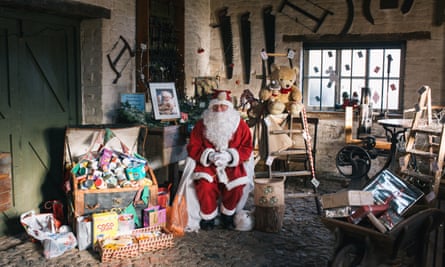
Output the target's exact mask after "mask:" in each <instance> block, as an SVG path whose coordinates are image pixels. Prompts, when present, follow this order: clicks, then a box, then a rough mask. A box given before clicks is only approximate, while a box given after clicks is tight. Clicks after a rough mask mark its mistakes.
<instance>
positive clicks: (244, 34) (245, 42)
mask: <svg viewBox="0 0 445 267" xmlns="http://www.w3.org/2000/svg"><path fill="white" fill-rule="evenodd" d="M249 16H250V12H246V13H243V14H242V15H241V45H242V53H243V57H242V59H243V69H244V77H243V78H244V83H245V84H248V83H250V63H251V59H250V52H251V30H250V21H249Z"/></svg>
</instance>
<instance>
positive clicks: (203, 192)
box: [195, 179, 244, 220]
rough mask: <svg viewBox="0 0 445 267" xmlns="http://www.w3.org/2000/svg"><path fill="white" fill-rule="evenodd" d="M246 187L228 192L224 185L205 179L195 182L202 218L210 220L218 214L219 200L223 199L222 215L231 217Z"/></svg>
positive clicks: (239, 187) (242, 186) (238, 187)
mask: <svg viewBox="0 0 445 267" xmlns="http://www.w3.org/2000/svg"><path fill="white" fill-rule="evenodd" d="M243 188H244V185H240V186H237V187H235V188H233V189H232V190H227V188H226V186H225V185H224V184H219V183H217V182H213V183H209V182H208V181H207V180H205V179H199V180H197V181H195V189H196V195H197V197H198V201H199V205H200V208H201V217H202V218H203V219H205V220H210V219H213V218H215V217H216V215H217V214H218V210H217V208H218V200H219V199H220V198H221V204H222V207H221V213H223V214H225V215H228V216H231V215H233V214H234V213H235V209H236V205H238V202H239V201H240V199H241V197H242V195H243Z"/></svg>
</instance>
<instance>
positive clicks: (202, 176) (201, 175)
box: [193, 172, 213, 183]
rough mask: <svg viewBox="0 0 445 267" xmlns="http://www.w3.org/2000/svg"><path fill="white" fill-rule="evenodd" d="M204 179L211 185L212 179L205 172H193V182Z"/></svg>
mask: <svg viewBox="0 0 445 267" xmlns="http://www.w3.org/2000/svg"><path fill="white" fill-rule="evenodd" d="M199 179H206V180H207V181H208V182H209V183H213V177H212V176H211V175H210V174H208V173H206V172H194V173H193V180H199Z"/></svg>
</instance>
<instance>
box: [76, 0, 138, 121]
mask: <svg viewBox="0 0 445 267" xmlns="http://www.w3.org/2000/svg"><path fill="white" fill-rule="evenodd" d="M79 2H84V3H88V4H93V5H97V6H101V7H104V8H108V9H110V10H111V18H110V19H100V20H98V19H95V20H84V21H82V24H81V62H82V70H81V76H82V77H81V79H82V85H81V87H82V107H83V123H85V124H100V123H112V122H114V121H115V112H116V109H117V108H118V107H119V103H120V99H119V97H120V93H133V92H135V58H134V57H133V58H131V57H130V56H129V53H128V52H126V53H125V54H124V55H123V56H122V58H121V59H120V60H119V61H118V62H117V66H116V69H117V70H118V71H119V72H121V77H120V78H119V79H118V80H117V82H116V83H113V81H114V79H115V78H116V73H115V72H114V71H113V69H112V68H111V67H110V64H109V62H108V59H107V55H108V54H110V56H111V58H112V59H114V58H115V56H116V55H117V54H118V53H119V51H120V50H121V49H122V47H123V42H122V41H120V36H122V37H123V38H124V39H125V40H126V41H127V42H128V43H129V44H130V46H131V48H132V50H134V49H135V45H134V43H135V30H136V21H135V10H136V9H135V8H136V1H135V0H79ZM113 46H115V48H114V49H113Z"/></svg>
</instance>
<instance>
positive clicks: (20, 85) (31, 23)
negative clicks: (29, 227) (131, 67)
mask: <svg viewBox="0 0 445 267" xmlns="http://www.w3.org/2000/svg"><path fill="white" fill-rule="evenodd" d="M8 15H10V14H8ZM0 25H1V26H0V30H1V33H0V40H1V44H0V101H1V102H0V103H1V106H0V126H1V128H0V139H1V140H0V150H2V151H5V152H11V154H12V162H13V168H12V170H13V206H14V207H13V209H11V210H9V211H8V212H7V213H5V214H6V215H5V214H3V216H5V217H4V218H3V219H4V220H6V216H7V217H16V216H17V215H19V214H21V213H22V212H24V211H27V210H30V209H37V208H38V206H39V205H40V204H41V203H42V202H44V201H46V200H51V199H61V200H63V199H64V194H63V191H62V189H61V183H62V177H63V173H62V170H63V167H62V159H63V144H64V130H65V127H66V126H67V125H72V124H76V123H77V122H78V119H77V114H78V112H77V106H78V104H77V99H78V97H77V96H78V92H79V89H78V87H79V85H78V81H79V79H78V58H79V57H78V48H77V47H78V45H77V44H78V32H79V31H78V30H79V29H78V22H77V21H70V20H65V19H61V18H54V17H49V16H45V17H39V16H31V15H30V16H28V17H27V16H23V14H21V15H20V16H19V17H17V18H14V16H11V17H7V16H5V17H2V16H1V13H0ZM0 225H2V224H0ZM5 225H7V224H5ZM2 230H3V232H5V231H8V232H10V231H11V230H13V229H2Z"/></svg>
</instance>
